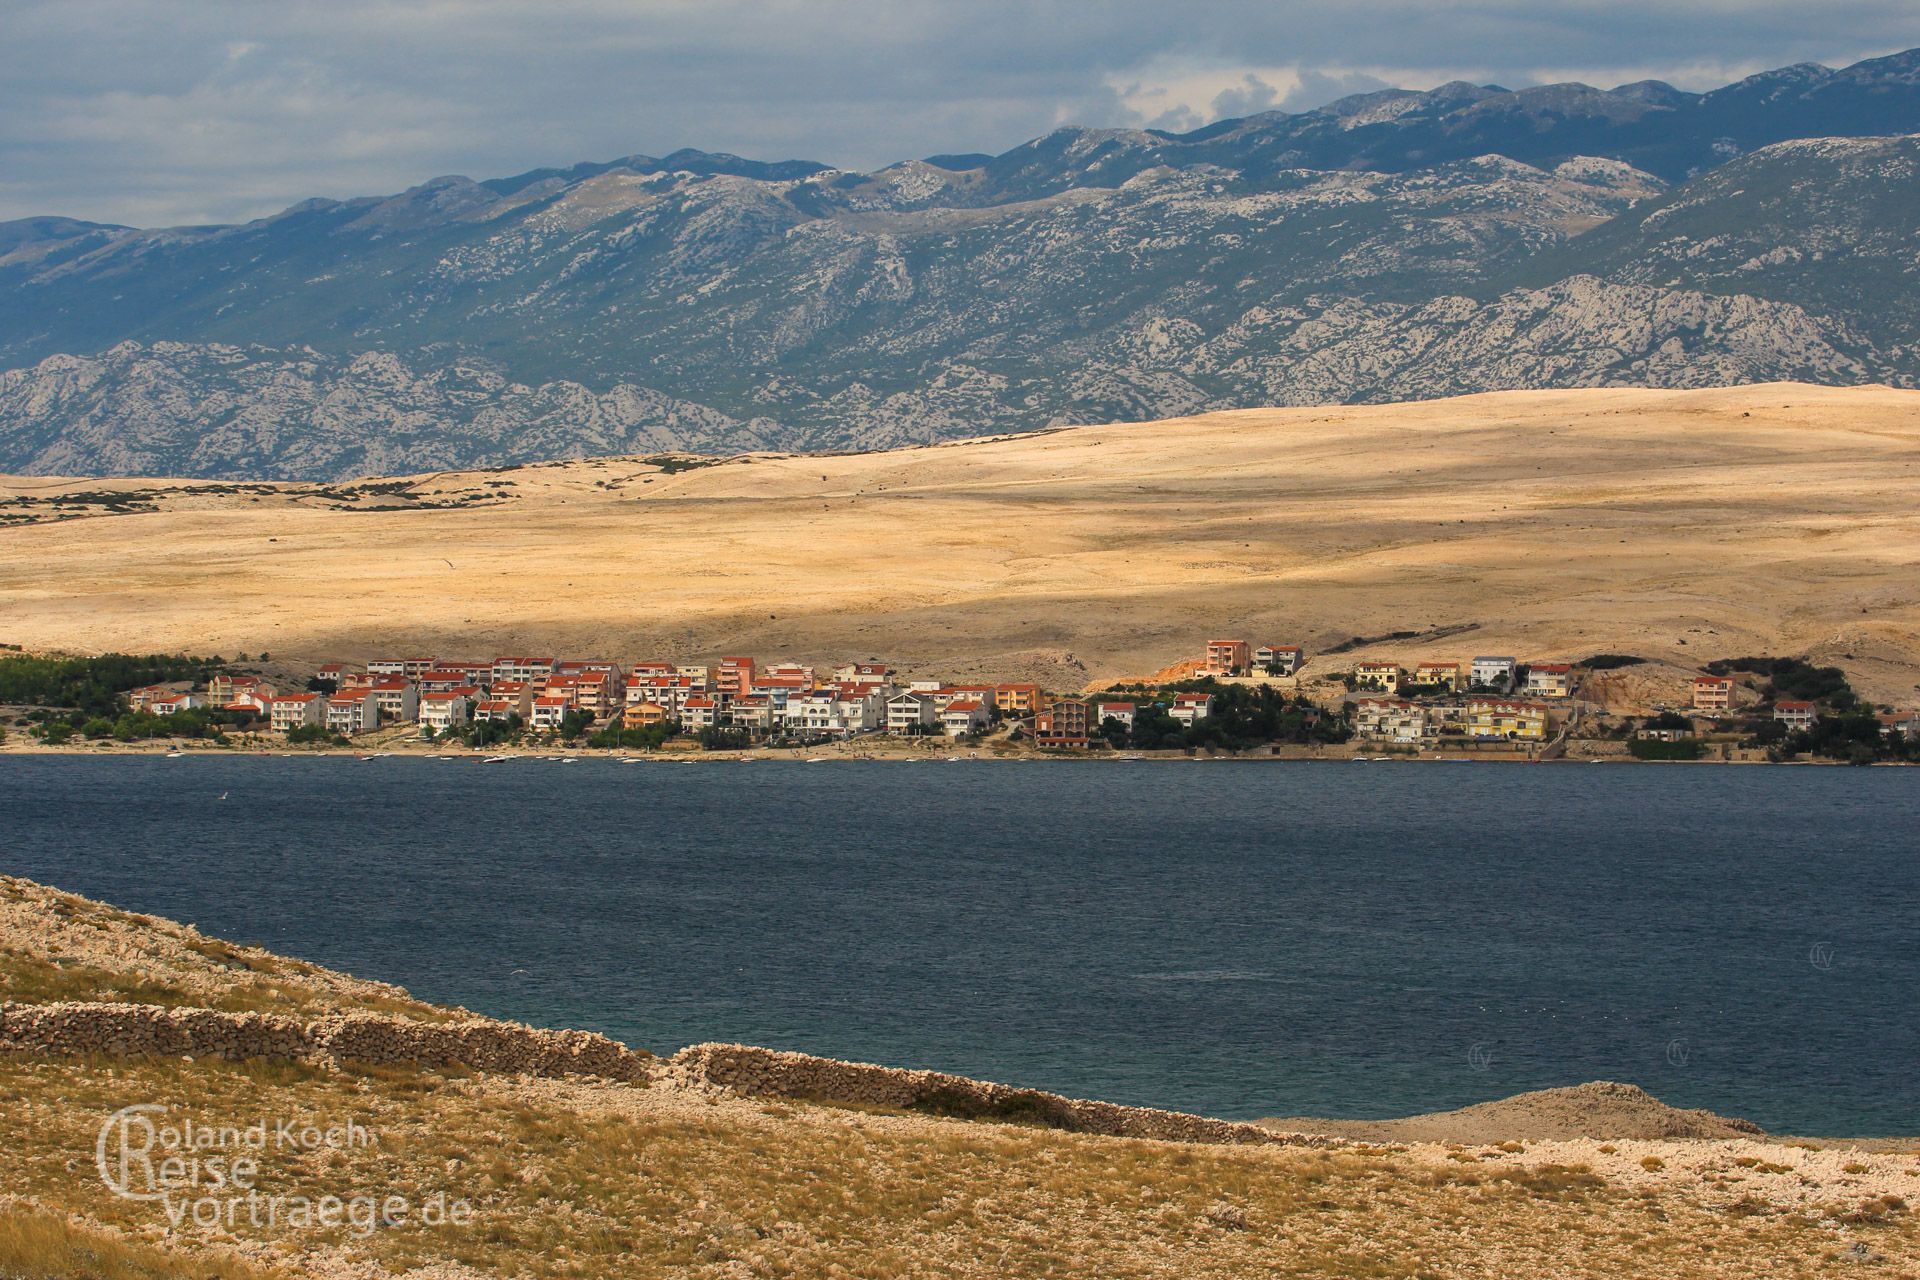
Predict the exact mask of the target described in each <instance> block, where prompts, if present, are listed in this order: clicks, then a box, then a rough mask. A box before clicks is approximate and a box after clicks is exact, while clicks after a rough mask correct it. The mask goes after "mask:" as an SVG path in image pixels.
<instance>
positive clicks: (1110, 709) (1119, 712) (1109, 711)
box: [1093, 702, 1139, 729]
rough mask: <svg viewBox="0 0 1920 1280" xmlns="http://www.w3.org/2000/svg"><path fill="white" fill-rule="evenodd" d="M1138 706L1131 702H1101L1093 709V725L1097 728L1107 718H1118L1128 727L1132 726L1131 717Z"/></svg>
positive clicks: (1136, 711)
mask: <svg viewBox="0 0 1920 1280" xmlns="http://www.w3.org/2000/svg"><path fill="white" fill-rule="evenodd" d="M1138 711H1139V708H1138V707H1136V706H1135V705H1134V704H1133V703H1131V702H1102V703H1101V704H1099V705H1098V706H1096V707H1095V708H1094V709H1093V714H1094V727H1095V728H1096V729H1097V728H1099V727H1100V726H1101V725H1103V724H1105V723H1106V722H1107V721H1109V720H1118V721H1119V722H1120V723H1121V724H1122V725H1123V726H1125V727H1126V728H1128V729H1132V728H1133V717H1134V716H1135V714H1137V713H1138Z"/></svg>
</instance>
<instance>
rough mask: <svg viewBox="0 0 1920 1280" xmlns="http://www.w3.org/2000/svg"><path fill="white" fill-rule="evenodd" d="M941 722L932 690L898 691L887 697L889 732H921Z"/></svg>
mask: <svg viewBox="0 0 1920 1280" xmlns="http://www.w3.org/2000/svg"><path fill="white" fill-rule="evenodd" d="M939 723H940V712H939V710H938V709H937V708H935V706H934V705H933V694H932V692H931V691H923V692H918V693H916V692H907V693H896V694H895V695H893V697H891V698H888V699H887V732H888V733H921V732H924V731H925V730H927V729H931V728H933V727H934V726H936V725H938V724H939Z"/></svg>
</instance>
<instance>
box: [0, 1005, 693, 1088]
mask: <svg viewBox="0 0 1920 1280" xmlns="http://www.w3.org/2000/svg"><path fill="white" fill-rule="evenodd" d="M0 1052H20V1053H42V1054H61V1055H66V1054H96V1053H98V1054H112V1055H120V1056H151V1057H181V1056H187V1057H195V1058H230V1059H235V1060H243V1059H247V1058H267V1059H272V1060H275V1061H308V1062H321V1063H330V1064H337V1063H341V1062H361V1063H366V1064H369V1065H372V1066H389V1065H398V1064H402V1063H407V1064H417V1065H422V1066H435V1067H446V1066H463V1067H467V1068H470V1069H472V1070H475V1071H495V1072H507V1073H512V1074H523V1075H535V1076H563V1075H593V1076H605V1077H606V1078H608V1079H611V1080H642V1079H647V1078H650V1077H651V1076H652V1074H653V1073H654V1071H655V1069H656V1066H657V1060H656V1059H655V1058H654V1057H653V1055H651V1054H649V1053H645V1052H641V1051H638V1050H634V1049H629V1048H627V1047H626V1046H625V1045H623V1044H621V1043H620V1042H619V1041H617V1040H609V1039H608V1038H607V1037H606V1036H602V1035H596V1034H594V1033H593V1032H590V1031H543V1030H540V1029H539V1028H536V1027H526V1026H520V1025H518V1024H517V1023H510V1022H492V1021H487V1020H485V1019H476V1020H474V1021H471V1022H415V1021H413V1020H411V1019H407V1018H395V1017H384V1016H381V1015H377V1014H362V1013H349V1014H335V1015H331V1016H328V1017H324V1018H319V1019H316V1020H314V1021H312V1022H303V1021H301V1020H300V1019H298V1018H291V1017H288V1016H286V1015H284V1014H273V1013H223V1012H220V1011H218V1010H214V1009H182V1008H168V1007H165V1006H161V1005H142V1004H108V1003H64V1004H7V1005H0Z"/></svg>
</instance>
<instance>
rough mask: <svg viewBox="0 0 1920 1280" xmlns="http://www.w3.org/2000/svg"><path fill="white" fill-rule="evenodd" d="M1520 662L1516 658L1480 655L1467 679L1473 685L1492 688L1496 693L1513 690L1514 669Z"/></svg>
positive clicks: (1480, 687)
mask: <svg viewBox="0 0 1920 1280" xmlns="http://www.w3.org/2000/svg"><path fill="white" fill-rule="evenodd" d="M1519 665H1520V664H1519V662H1518V661H1517V660H1516V659H1514V658H1489V657H1484V656H1483V657H1479V658H1475V659H1474V660H1473V670H1472V671H1471V672H1470V673H1469V674H1468V676H1467V679H1468V680H1469V681H1470V682H1471V683H1472V685H1473V687H1475V688H1478V689H1490V690H1492V691H1493V692H1495V693H1511V692H1512V691H1513V673H1514V669H1515V668H1516V667H1518V666H1519Z"/></svg>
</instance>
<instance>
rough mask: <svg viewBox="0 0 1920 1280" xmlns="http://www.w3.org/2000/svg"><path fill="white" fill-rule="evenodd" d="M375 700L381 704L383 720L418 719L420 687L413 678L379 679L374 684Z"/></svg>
mask: <svg viewBox="0 0 1920 1280" xmlns="http://www.w3.org/2000/svg"><path fill="white" fill-rule="evenodd" d="M373 697H374V701H375V702H377V703H379V704H380V718H381V719H382V720H418V719H419V718H420V687H419V686H418V685H416V684H414V682H413V681H411V680H406V679H388V680H378V681H375V682H374V686H373Z"/></svg>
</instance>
